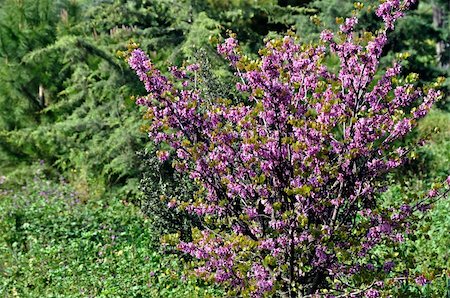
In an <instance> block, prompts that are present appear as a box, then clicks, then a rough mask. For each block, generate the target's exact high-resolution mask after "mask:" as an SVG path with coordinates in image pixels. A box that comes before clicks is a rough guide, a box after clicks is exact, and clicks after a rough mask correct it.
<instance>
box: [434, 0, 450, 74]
mask: <svg viewBox="0 0 450 298" xmlns="http://www.w3.org/2000/svg"><path fill="white" fill-rule="evenodd" d="M449 11H450V0H446V1H445V0H444V1H442V0H441V1H434V2H433V25H434V26H435V28H436V29H438V30H441V29H443V27H444V24H445V19H448V17H447V18H446V14H448V12H449ZM446 50H448V44H447V41H445V40H442V39H441V40H438V41H437V42H436V55H437V58H438V62H439V66H440V67H443V68H448V67H449V62H450V61H448V59H447V58H446V56H447V55H445V53H446Z"/></svg>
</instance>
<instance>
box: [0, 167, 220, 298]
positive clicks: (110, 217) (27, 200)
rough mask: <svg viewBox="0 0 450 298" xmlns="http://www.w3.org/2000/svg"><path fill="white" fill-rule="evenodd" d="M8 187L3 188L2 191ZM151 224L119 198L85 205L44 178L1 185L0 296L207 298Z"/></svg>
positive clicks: (68, 190) (61, 185) (66, 189)
mask: <svg viewBox="0 0 450 298" xmlns="http://www.w3.org/2000/svg"><path fill="white" fill-rule="evenodd" d="M2 186H3V188H2ZM156 242H157V240H155V239H153V237H152V233H151V223H150V222H149V220H148V219H146V218H144V217H143V216H142V215H141V214H140V212H139V210H137V208H135V207H133V206H131V205H129V204H123V203H121V202H120V200H118V199H108V200H105V199H101V200H89V201H87V202H81V201H80V200H79V199H78V198H77V195H76V194H75V193H74V192H73V191H72V189H71V187H70V186H69V185H68V184H65V183H64V182H52V181H49V180H46V179H45V177H44V175H43V174H39V175H37V176H36V177H35V178H34V179H29V180H28V182H27V183H26V184H25V185H24V186H22V187H17V186H16V187H15V190H13V191H5V184H4V185H0V297H205V296H212V295H213V294H214V292H213V289H212V288H210V289H208V288H207V287H205V286H202V285H201V284H199V282H198V281H196V280H193V279H188V280H184V279H182V278H181V276H182V272H183V268H182V267H181V265H180V262H179V261H178V260H177V259H176V258H175V257H174V256H168V255H162V254H161V253H159V252H158V249H156V248H155V243H156Z"/></svg>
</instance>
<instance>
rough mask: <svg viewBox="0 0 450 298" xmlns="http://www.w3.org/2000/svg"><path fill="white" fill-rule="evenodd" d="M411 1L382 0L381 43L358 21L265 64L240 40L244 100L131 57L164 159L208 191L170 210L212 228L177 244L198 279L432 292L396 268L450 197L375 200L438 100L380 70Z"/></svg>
mask: <svg viewBox="0 0 450 298" xmlns="http://www.w3.org/2000/svg"><path fill="white" fill-rule="evenodd" d="M411 2H412V1H410V0H405V1H403V2H400V1H399V0H387V1H384V2H383V3H382V4H381V5H380V6H379V7H378V8H377V9H376V15H377V16H378V17H380V18H381V19H382V21H383V25H382V26H381V27H380V28H379V30H377V31H376V32H374V33H371V32H361V34H357V33H356V32H355V30H354V27H355V25H356V24H357V23H358V18H357V12H356V11H355V14H354V16H352V17H350V18H347V19H345V20H344V21H343V22H342V25H341V26H340V31H339V32H336V33H333V32H331V31H329V30H324V31H323V32H322V34H321V40H320V41H319V43H318V44H316V45H301V44H298V43H297V42H296V40H295V38H294V37H292V36H286V37H284V38H283V39H277V40H271V41H269V42H268V43H267V44H266V46H265V48H263V49H261V50H260V55H261V57H260V59H258V60H251V59H250V58H248V57H247V56H245V55H244V54H243V53H242V51H241V50H240V48H239V43H238V41H237V40H236V39H235V37H234V36H233V35H231V36H230V37H229V38H228V39H226V40H225V42H224V43H223V44H220V45H219V46H218V52H219V53H220V54H222V55H223V56H224V57H225V58H226V59H227V60H228V61H229V62H230V64H231V66H232V67H233V68H234V69H235V71H236V72H235V74H236V78H237V80H238V81H239V82H238V83H236V89H237V91H239V92H240V94H242V97H240V98H220V97H211V96H208V94H205V92H202V88H201V85H202V81H201V80H199V76H198V73H199V72H201V71H202V70H201V68H200V66H199V65H197V64H193V65H189V66H187V67H185V68H177V67H171V68H170V71H171V74H172V78H169V77H166V76H163V75H162V74H161V72H160V71H159V70H157V69H155V68H154V66H153V64H152V63H151V61H150V60H149V59H148V57H147V56H146V55H145V53H144V52H143V51H142V50H140V49H134V50H132V51H131V52H130V56H129V60H128V62H129V64H130V66H131V68H133V69H134V70H135V71H136V73H137V75H138V76H139V78H140V79H141V81H142V82H143V83H144V85H145V88H146V90H147V91H148V95H147V96H145V97H141V98H139V99H138V100H137V103H138V104H139V105H143V106H147V107H148V110H147V114H146V118H147V119H149V127H148V131H149V136H150V137H151V139H152V140H153V141H154V142H155V143H157V144H159V145H160V150H159V151H158V152H157V156H158V157H159V159H160V160H161V161H166V160H168V159H169V157H170V156H171V158H172V160H173V166H174V168H175V169H176V170H177V171H179V172H181V173H185V174H186V175H187V176H189V177H190V178H191V179H192V180H193V181H194V182H195V183H196V184H197V185H198V187H199V190H198V191H197V192H196V193H195V194H194V196H193V198H192V199H190V200H184V201H183V200H178V201H176V200H172V201H171V202H170V207H171V208H178V209H180V210H185V211H187V212H190V213H192V214H196V215H197V216H199V217H200V218H201V219H202V228H198V229H193V231H192V236H193V241H191V242H182V241H181V242H180V243H179V244H178V248H179V249H180V250H181V251H183V252H185V253H186V254H189V255H191V256H193V257H194V259H195V260H196V262H195V266H194V267H195V268H194V272H195V274H196V275H198V276H201V277H204V278H205V279H207V280H211V281H214V282H217V283H221V284H223V285H224V286H225V287H228V288H229V294H230V295H244V296H252V297H262V296H267V295H269V296H270V295H275V294H276V295H281V296H289V297H297V296H299V297H304V296H312V295H322V294H323V295H329V297H335V296H346V295H350V296H352V297H360V296H365V297H380V295H381V294H380V290H381V289H382V288H383V287H386V285H387V284H390V283H394V282H396V281H399V280H404V279H410V280H411V281H412V282H414V280H415V281H416V282H417V284H418V285H423V284H425V283H426V282H428V281H427V280H426V279H424V277H423V276H421V274H418V275H417V276H412V275H409V274H408V271H404V272H401V273H399V272H396V267H397V262H398V261H397V260H396V257H397V256H398V253H397V252H396V248H397V247H398V245H399V244H400V243H402V242H403V241H404V238H405V236H407V235H408V234H409V233H410V223H411V222H413V221H414V219H415V218H416V216H418V214H419V213H420V212H422V211H425V210H427V209H429V208H430V206H431V204H432V203H433V202H434V201H435V200H436V199H438V198H439V197H441V196H444V195H446V194H447V193H448V189H447V188H444V187H443V185H439V184H436V185H434V186H433V188H432V189H431V190H430V191H429V193H427V194H423V195H420V194H418V195H417V197H415V198H405V200H404V203H403V204H402V205H400V206H386V205H385V204H382V202H379V201H378V200H377V196H378V195H379V194H380V193H383V192H384V191H385V189H386V182H385V179H384V177H385V175H386V174H387V173H388V172H389V171H391V170H393V169H395V168H398V167H399V166H401V165H402V163H403V162H404V161H405V160H406V159H407V157H408V155H409V153H410V152H411V150H412V148H411V147H410V146H406V145H405V142H402V140H403V138H404V137H405V135H407V134H408V133H409V132H410V131H411V130H412V129H413V128H414V127H415V125H416V123H417V121H418V120H419V119H420V118H422V117H424V116H425V115H426V114H427V112H428V111H429V109H430V107H431V105H432V104H433V103H434V102H435V101H436V100H437V99H438V98H439V97H440V93H439V92H438V91H436V90H435V89H433V88H431V87H430V86H425V87H423V88H421V89H420V88H417V87H415V86H414V82H415V81H416V80H417V75H416V74H410V75H408V76H406V77H404V76H402V74H401V65H400V63H399V62H394V63H393V65H392V66H391V67H389V68H387V69H386V70H382V69H379V68H380V67H379V59H380V56H381V54H382V51H383V47H384V45H385V44H386V42H387V33H388V31H389V30H392V29H394V25H395V21H396V20H397V19H398V18H400V17H401V16H402V15H403V13H404V11H406V10H407V9H408V7H409V6H410V5H411ZM357 6H358V7H359V8H360V9H361V8H362V7H361V5H357ZM400 58H401V57H400ZM332 61H339V67H332V66H330V65H332V63H331V62H332ZM449 180H450V179H449ZM449 182H450V181H447V183H449ZM379 247H383V248H384V250H383V253H379V252H377V249H376V248H379Z"/></svg>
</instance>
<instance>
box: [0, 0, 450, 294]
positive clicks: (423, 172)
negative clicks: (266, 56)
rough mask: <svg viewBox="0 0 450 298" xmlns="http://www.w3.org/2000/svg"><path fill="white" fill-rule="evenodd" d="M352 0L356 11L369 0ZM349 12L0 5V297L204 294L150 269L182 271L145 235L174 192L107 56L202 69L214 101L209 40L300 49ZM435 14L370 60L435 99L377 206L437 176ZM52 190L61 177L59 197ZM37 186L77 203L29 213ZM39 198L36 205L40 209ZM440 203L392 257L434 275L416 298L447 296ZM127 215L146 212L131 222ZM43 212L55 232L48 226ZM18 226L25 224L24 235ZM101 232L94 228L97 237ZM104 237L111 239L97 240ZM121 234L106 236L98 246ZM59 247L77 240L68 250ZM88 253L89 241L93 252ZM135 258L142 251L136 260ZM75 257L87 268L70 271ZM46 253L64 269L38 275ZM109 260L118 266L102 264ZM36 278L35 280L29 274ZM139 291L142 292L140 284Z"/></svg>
mask: <svg viewBox="0 0 450 298" xmlns="http://www.w3.org/2000/svg"><path fill="white" fill-rule="evenodd" d="M361 2H364V4H365V5H366V6H367V7H370V6H371V5H372V4H373V3H374V2H373V1H361ZM353 7H354V3H353V1H349V0H278V1H277V0H230V1H222V0H184V1H179V0H177V1H176V0H140V1H139V0H136V1H132V0H91V1H88V0H78V1H77V0H67V1H66V0H0V176H2V177H3V178H1V179H0V180H1V184H2V185H0V186H2V187H3V188H2V189H3V190H1V191H2V192H1V195H0V200H3V202H0V206H1V207H0V210H1V211H2V214H0V234H1V235H0V243H1V245H0V255H1V257H0V295H1V296H3V297H5V295H6V297H14V295H16V294H17V293H19V294H17V295H18V296H22V295H25V296H26V297H28V296H29V295H28V294H29V293H33V295H36V296H37V297H38V296H39V295H47V296H49V297H50V296H52V295H58V294H57V293H59V294H60V295H69V296H70V295H75V294H74V293H75V292H76V293H77V294H76V295H80V296H84V295H85V294H86V293H87V292H89V291H90V292H89V293H90V295H93V296H101V295H106V296H107V295H109V294H110V295H118V296H121V295H125V293H127V296H129V295H128V294H130V293H136V294H135V295H136V297H139V295H143V296H144V297H146V296H148V295H156V294H157V293H159V294H160V295H166V296H171V295H174V296H177V295H178V296H180V297H183V295H186V293H193V291H195V293H197V294H198V295H207V294H208V293H209V294H211V293H214V291H216V289H214V288H207V287H206V286H205V285H203V284H200V283H198V282H197V281H188V282H184V283H183V282H180V281H179V278H178V277H179V276H178V277H177V276H175V277H173V278H172V279H171V274H170V273H168V272H164V266H166V267H167V268H175V270H174V272H181V271H182V268H180V266H181V265H177V262H176V260H175V259H172V258H171V257H169V256H167V257H166V256H164V253H161V252H160V251H159V248H158V239H157V238H158V236H159V235H161V233H162V231H160V230H164V229H169V230H170V229H175V230H176V229H181V228H180V227H172V226H170V223H172V224H174V223H177V224H179V225H181V226H182V225H183V224H184V223H183V222H178V221H175V220H174V219H173V218H171V217H170V216H169V215H167V214H166V215H164V214H163V215H161V214H162V213H161V214H159V215H158V216H162V217H163V218H159V217H158V218H154V217H155V216H156V215H154V212H153V211H154V210H156V209H161V208H164V207H165V205H161V204H159V203H158V202H157V199H154V198H157V197H159V196H160V195H161V194H162V193H168V192H176V193H180V192H182V191H183V190H181V189H179V188H177V187H179V185H180V183H178V182H179V181H178V182H177V179H179V178H178V177H175V176H174V174H173V172H172V171H171V170H170V167H169V166H168V165H167V164H163V165H160V164H159V163H157V162H156V160H154V158H153V159H152V156H153V147H152V143H151V140H148V138H147V136H146V133H145V129H143V124H144V122H145V121H144V120H143V119H142V115H143V111H142V110H141V109H140V108H139V107H137V106H136V105H135V103H134V97H135V96H137V95H139V94H144V90H143V88H142V86H141V84H140V83H139V81H138V79H137V77H136V76H135V75H134V74H133V73H132V72H131V71H130V70H129V68H128V66H127V64H126V62H125V61H124V59H123V55H121V52H122V51H126V49H127V47H128V46H129V45H130V43H137V44H139V45H140V47H141V48H142V49H144V50H146V51H147V52H148V53H150V54H151V58H152V60H153V61H154V62H155V64H156V65H157V66H158V67H159V68H160V69H167V67H168V66H169V65H171V64H175V65H182V64H183V63H185V62H199V63H202V64H204V65H206V66H207V67H208V68H209V69H211V71H210V72H209V73H208V74H207V76H206V75H205V78H204V79H205V80H207V79H208V80H211V81H214V80H216V81H221V82H224V83H223V84H224V86H222V87H223V90H224V91H223V92H228V91H227V88H226V86H225V85H226V84H227V82H229V80H230V77H231V76H230V74H231V73H230V70H229V69H228V68H227V66H226V63H225V62H224V61H223V60H222V58H220V57H219V56H218V55H217V54H216V52H215V44H216V43H217V42H219V41H220V40H221V39H222V38H223V37H225V36H226V35H227V30H231V31H232V32H235V33H236V34H237V36H238V37H239V39H240V40H241V41H242V42H243V47H244V49H245V50H246V51H247V52H248V53H253V54H254V55H256V54H257V51H258V49H259V47H261V46H262V45H263V43H264V39H265V38H271V37H274V36H277V35H282V34H284V33H286V32H287V31H288V30H293V31H294V32H295V34H297V35H298V37H299V38H300V39H301V40H302V41H304V42H311V41H314V40H316V39H317V37H318V34H319V32H320V31H321V30H322V29H323V28H336V27H337V26H338V23H339V17H342V16H347V15H349V14H350V12H351V10H352V9H353ZM369 11H370V9H369ZM449 16H450V3H449V2H448V1H447V0H420V1H418V2H417V5H416V6H415V8H414V10H412V11H411V12H410V13H409V14H408V16H407V17H405V18H404V19H402V20H401V22H400V23H399V25H398V27H397V28H396V30H395V31H394V32H392V33H391V37H390V43H389V45H388V47H387V48H386V50H385V53H384V55H383V56H384V58H383V61H384V62H385V63H389V61H391V60H392V59H393V58H394V57H395V55H398V54H399V53H403V55H409V58H408V59H407V60H406V62H405V72H415V73H418V74H419V75H420V79H421V81H422V83H424V82H430V81H433V80H435V79H436V78H437V77H444V79H445V80H446V81H445V83H444V87H443V91H444V92H445V93H446V94H447V96H446V97H445V99H444V100H442V101H441V102H439V103H438V104H437V106H436V107H435V108H434V110H433V111H432V113H431V114H430V115H429V116H428V117H427V118H426V119H424V120H423V121H422V123H421V124H420V125H419V128H418V129H417V131H416V132H415V134H414V135H413V136H411V137H412V138H419V137H427V138H428V139H429V140H430V141H429V144H428V145H427V146H425V147H423V148H421V149H420V150H419V153H418V154H417V156H416V158H415V159H414V160H412V161H411V162H410V163H409V164H408V165H407V167H406V168H404V170H403V171H402V172H400V173H395V174H393V176H392V180H393V181H396V182H395V183H393V185H392V187H391V188H390V190H389V191H388V192H387V193H386V194H385V196H384V197H383V199H385V200H395V199H396V198H397V197H399V196H401V195H402V193H404V192H414V191H416V190H419V189H425V187H426V186H427V185H429V184H430V183H432V182H433V181H435V180H436V179H439V178H443V177H446V176H447V175H448V174H449V168H450V167H449V165H450V101H449V96H448V94H449V88H450V80H449V78H448V74H449V71H450V67H449V65H450V17H449ZM362 20H363V22H361V23H360V24H359V25H358V26H361V27H364V28H371V27H372V26H374V23H375V22H376V18H375V17H374V15H373V14H371V13H367V14H366V15H364V16H363V18H362ZM38 161H42V162H41V164H39V163H36V162H38ZM36 173H37V174H36ZM33 177H34V178H33ZM58 179H60V180H61V181H64V186H63V190H61V187H62V186H61V185H60V184H61V183H62V182H61V181H59V182H58ZM141 180H143V183H141V182H140V181H141ZM174 181H175V182H174ZM181 185H182V183H181ZM7 189H13V190H14V191H12V192H9V191H8V190H7ZM43 191H44V192H47V195H48V194H52V195H54V194H55V193H58V196H61V197H76V198H77V200H78V201H81V205H80V206H79V207H77V208H78V209H76V210H77V211H76V212H78V213H76V214H75V213H73V212H74V211H70V212H68V211H67V208H68V207H67V206H69V205H70V206H72V205H71V204H72V203H69V202H68V201H67V202H66V201H64V202H62V203H61V202H60V201H57V202H56V201H55V202H54V201H52V200H58V196H56V197H55V196H54V197H52V198H51V199H48V198H47V197H46V198H47V199H48V200H50V202H52V203H51V204H48V202H47V203H45V202H44V201H42V202H41V201H40V200H42V194H41V195H39V194H40V193H41V192H43ZM14 192H15V195H13V193H14ZM47 195H46V196H47ZM52 195H50V196H52ZM14 196H15V197H14ZM2 198H3V199H2ZM30 198H31V199H30ZM30 200H31V202H30ZM5 202H6V203H5ZM13 202H15V203H14V204H15V205H14V204H13ZM27 202H28V203H27ZM41 203H42V204H44V205H45V204H48V205H51V207H49V209H45V208H44V209H42V208H41V207H42V206H41V205H40V204H41ZM33 204H37V205H33ZM74 204H75V203H74ZM39 206H41V207H39ZM45 206H47V205H45ZM124 206H125V207H124ZM134 206H136V207H137V208H136V207H134ZM155 206H156V207H155ZM21 208H22V209H21ZM71 208H72V207H71ZM121 208H127V209H126V210H124V209H121ZM448 208H450V205H449V203H448V202H441V203H439V204H437V205H436V206H435V209H434V210H433V212H432V213H430V215H429V217H428V218H424V219H423V223H422V225H421V228H420V229H418V230H417V234H416V235H415V236H414V237H413V239H412V240H410V242H408V245H407V247H406V248H405V256H404V261H405V262H414V264H417V266H419V267H420V268H421V270H422V269H423V268H425V270H428V271H429V273H430V276H431V275H433V276H436V277H437V280H438V281H437V282H436V283H433V284H432V285H431V286H430V287H429V288H427V289H426V290H425V291H427V292H422V294H420V295H428V296H429V297H442V296H439V295H444V293H445V291H449V289H450V287H449V286H447V277H446V276H448V275H449V274H450V273H449V272H448V270H449V268H450V266H449V265H450V263H449V252H448V247H450V239H449V237H448V235H446V232H445V231H447V233H448V230H449V229H450V215H449V213H448ZM70 210H72V209H70ZM102 210H104V212H103V213H102ZM139 210H141V211H143V213H144V214H145V215H146V216H145V217H143V218H141V217H139V216H140V215H139V214H140V211H139ZM67 212H68V213H67ZM71 212H72V213H71ZM161 212H162V211H161ZM80 214H82V215H80ZM58 216H62V217H61V218H62V219H61V222H59V221H58V220H55V219H54V218H55V217H58ZM152 216H153V217H152ZM138 217H139V218H138ZM64 218H65V219H66V220H64ZM430 219H431V220H430ZM46 220H48V221H46ZM149 220H150V221H149ZM72 222H73V223H74V224H73V225H70V224H69V223H72ZM24 223H28V224H29V225H31V226H32V227H35V228H36V229H34V230H33V229H28V230H27V228H24V227H23V224H24ZM66 224H67V226H66ZM46 225H47V227H46ZM55 225H57V226H59V228H60V229H61V230H60V231H56V230H54V229H50V230H49V228H48V226H55ZM102 225H103V226H105V228H104V229H100V228H99V227H100V226H102ZM108 225H110V227H108V228H106V226H108ZM111 227H117V231H113V232H111V229H113V230H114V228H111ZM40 228H42V229H43V230H39V229H40ZM24 229H25V230H24ZM65 229H67V230H65ZM77 229H78V230H77ZM80 229H81V230H82V232H77V231H81V230H80ZM90 229H91V230H90ZM108 229H109V230H108ZM67 231H72V232H73V235H72V236H70V237H68V238H67V239H65V240H61V241H69V242H61V243H59V244H55V242H52V243H45V244H42V246H41V247H38V248H36V250H35V251H33V250H32V249H31V248H30V247H32V246H33V243H40V242H39V241H38V240H36V239H40V238H39V237H37V236H36V237H37V238H33V237H34V236H33V235H36V233H41V232H42V233H48V235H47V236H46V237H48V238H51V239H53V238H52V237H54V238H55V239H59V238H58V237H60V236H61V235H64V234H65V233H66V232H67ZM94 231H97V234H95V233H94ZM2 232H3V233H2ZM21 233H22V234H21ZM77 233H79V234H77ZM83 233H94V234H92V235H91V234H89V235H87V236H86V235H85V234H83ZM120 233H122V234H123V237H120V236H118V238H119V240H114V239H115V238H112V236H115V237H116V236H117V235H119V234H120ZM122 234H120V235H122ZM21 235H22V236H21ZM58 235H59V236H58ZM147 236H148V237H147ZM21 237H22V238H21ZM30 237H31V238H30ZM71 237H72V238H73V239H78V240H77V241H79V240H80V239H84V240H83V241H85V242H82V241H81V242H74V241H72V240H73V239H72V240H71V239H70V238H71ZM83 237H84V238H83ZM146 237H147V238H146ZM30 239H31V240H30ZM33 239H35V240H33ZM430 239H431V240H430ZM33 241H34V242H33ZM45 241H47V240H45ZM55 241H56V242H58V241H60V240H55ZM77 243H78V244H77ZM80 243H81V244H80ZM83 243H84V244H83ZM95 243H103V244H102V245H101V248H99V247H97V246H96V244H95ZM108 243H109V244H108ZM49 245H53V247H55V249H56V250H58V249H59V248H58V247H59V246H58V245H60V246H61V247H60V249H62V250H61V251H57V252H53V253H55V255H52V252H51V251H46V250H45V249H47V248H48V246H49ZM73 245H74V246H73ZM79 245H81V246H83V245H85V246H84V247H82V248H80V246H79ZM108 245H109V246H108ZM63 247H68V249H67V250H70V249H72V251H71V252H70V254H69V253H68V254H69V255H67V256H62V254H64V253H63V252H62V251H63V250H64V248H63ZM104 247H107V248H104ZM111 247H115V248H114V249H113V248H111ZM150 247H153V248H152V249H153V252H152V251H150V252H149V251H148V250H149V249H150ZM101 249H103V250H101ZM127 249H129V251H128V250H127ZM43 251H45V252H43ZM99 251H108V252H103V253H109V254H110V255H111V258H112V259H111V258H110V260H109V261H108V262H111V264H113V263H114V264H115V265H111V264H109V265H108V264H106V263H104V264H103V263H102V264H100V265H99V264H97V263H96V265H95V266H96V267H95V266H94V267H89V264H91V263H95V258H93V257H92V258H90V257H89V254H90V253H92V254H95V255H96V256H98V254H99ZM120 251H121V252H122V253H120V254H119V255H117V252H120ZM77 252H78V253H79V254H85V255H86V256H85V257H86V259H84V260H80V258H79V257H78V255H77ZM123 254H125V255H126V257H121V256H122V255H123ZM56 255H57V256H59V257H58V258H62V259H61V260H59V259H58V260H59V261H60V262H62V263H63V264H65V266H66V267H68V268H69V269H70V268H72V267H73V268H76V269H74V271H70V270H69V271H70V272H69V271H64V270H65V269H64V270H63V269H61V270H63V271H64V272H56V273H55V271H54V270H56V268H58V266H59V267H61V265H58V264H59V263H54V264H51V262H50V264H47V265H42V262H44V263H45V262H47V261H46V260H45V256H47V257H49V256H53V257H55V256H56ZM119 257H121V259H122V260H121V261H120V262H116V261H115V260H116V259H115V258H119ZM55 258H56V257H55ZM127 258H128V259H127ZM130 258H131V259H130ZM144 259H145V260H144ZM149 259H150V261H149ZM27 260H28V261H29V262H33V261H32V260H35V261H34V262H37V263H39V264H41V267H42V266H44V267H42V268H44V269H42V268H41V267H39V266H37V265H36V264H35V265H34V267H33V266H31V265H30V266H31V267H33V268H34V269H31V272H30V271H27V270H25V269H24V266H25V265H26V263H27ZM130 260H131V261H130ZM21 262H22V263H21ZM71 262H72V263H71ZM105 262H106V261H105ZM133 262H134V263H133ZM130 263H133V264H134V265H133V266H131V265H129V264H130ZM12 264H13V265H14V266H13V265H12ZM161 264H163V265H161ZM164 264H165V265H164ZM28 265H29V264H28ZM28 265H27V266H28ZM45 266H47V267H45ZM52 266H54V267H52ZM80 266H81V269H79V268H80ZM114 266H116V267H114ZM127 266H128V267H127ZM171 266H172V267H171ZM31 267H30V268H31ZM38 267H39V268H41V269H36V268H38ZM63 267H64V266H63ZM63 267H62V268H63ZM66 267H64V268H66ZM112 267H114V268H115V269H114V268H113V269H111V268H112ZM45 268H46V269H45ZM77 268H78V269H79V271H77V270H78V269H77ZM130 268H131V269H130ZM133 268H134V269H133ZM39 270H43V271H39ZM52 270H53V271H52ZM109 270H113V271H114V270H115V271H114V272H113V273H111V272H109ZM48 272H50V273H49V274H50V275H49V274H47V273H48ZM52 272H53V273H52ZM87 272H90V273H89V274H87ZM155 272H156V274H157V276H158V278H157V280H155V279H154V278H153V276H154V274H155ZM158 272H159V274H160V275H158ZM40 274H41V275H42V274H43V275H44V276H47V275H49V276H47V277H45V278H44V277H42V278H43V280H40V279H34V278H33V276H39V275H40ZM52 274H53V275H52ZM77 274H78V275H79V274H81V275H82V276H85V275H83V274H87V275H90V276H89V277H88V276H87V275H86V276H85V278H84V277H83V278H82V279H81V281H80V284H79V286H76V285H74V286H71V287H64V284H65V283H66V284H70V283H71V282H72V280H71V279H70V278H75V276H76V275H77ZM111 274H112V275H113V276H115V277H118V278H119V277H120V278H119V279H116V281H117V280H119V281H122V280H123V283H122V284H121V285H117V284H116V285H114V280H113V279H109V277H105V276H111ZM180 274H181V273H180ZM102 276H103V280H102ZM144 276H145V277H144ZM149 276H150V277H149ZM162 276H165V277H162ZM135 277H136V278H135ZM149 280H152V282H153V283H154V285H153V286H148V283H149ZM180 283H181V284H183V285H180ZM57 284H59V286H58V287H57V288H52V287H56V286H55V285H57ZM134 286H136V288H133V287H134ZM49 289H51V290H49ZM80 289H84V290H83V291H87V292H80ZM48 291H50V292H48ZM51 291H53V292H51ZM64 291H66V292H64ZM108 291H110V292H108ZM127 291H128V292H127ZM164 291H166V292H164ZM208 291H210V292H208ZM211 291H212V292H211ZM217 291H220V290H217ZM402 291H404V293H409V294H408V295H412V296H411V297H419V296H414V295H419V293H418V292H414V291H418V290H417V289H416V290H414V289H409V288H408V287H407V286H405V289H403V290H402ZM408 291H410V292H408ZM2 293H3V294H4V295H3V294H2ZM14 293H15V294H14ZM55 293H56V294H55ZM70 293H71V294H70ZM161 293H163V294H161ZM205 293H206V294H205ZM411 293H412V294H411ZM449 293H450V292H449ZM133 295H134V294H132V295H130V296H133ZM405 295H407V294H405ZM449 295H450V294H449ZM41 297H42V296H41ZM52 297H53V296H52ZM192 297H194V296H192Z"/></svg>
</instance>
